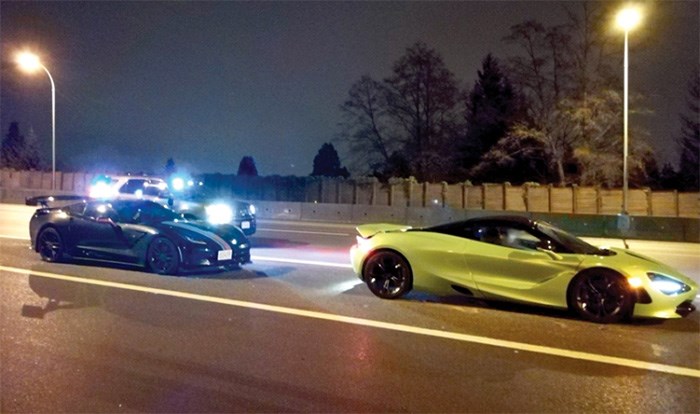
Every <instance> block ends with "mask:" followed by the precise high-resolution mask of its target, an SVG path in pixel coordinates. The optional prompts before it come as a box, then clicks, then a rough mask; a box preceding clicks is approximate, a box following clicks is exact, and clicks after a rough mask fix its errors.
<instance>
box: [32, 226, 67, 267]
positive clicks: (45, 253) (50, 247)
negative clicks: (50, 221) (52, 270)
mask: <svg viewBox="0 0 700 414" xmlns="http://www.w3.org/2000/svg"><path fill="white" fill-rule="evenodd" d="M36 246H37V250H38V251H39V255H40V256H41V259H42V260H45V261H47V262H57V261H59V260H61V257H63V249H64V246H63V240H62V239H61V235H60V234H58V231H56V229H54V228H51V227H49V228H46V229H44V230H42V231H41V233H39V236H38V237H37V241H36Z"/></svg>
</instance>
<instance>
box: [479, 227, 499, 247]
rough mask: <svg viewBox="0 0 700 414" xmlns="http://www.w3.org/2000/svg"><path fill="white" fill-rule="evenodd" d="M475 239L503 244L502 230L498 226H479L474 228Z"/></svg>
mask: <svg viewBox="0 0 700 414" xmlns="http://www.w3.org/2000/svg"><path fill="white" fill-rule="evenodd" d="M473 234H474V237H473V239H474V240H478V241H480V242H484V243H489V244H497V245H502V244H503V242H502V236H501V231H500V229H499V228H498V227H497V226H479V227H477V228H475V229H474V232H473Z"/></svg>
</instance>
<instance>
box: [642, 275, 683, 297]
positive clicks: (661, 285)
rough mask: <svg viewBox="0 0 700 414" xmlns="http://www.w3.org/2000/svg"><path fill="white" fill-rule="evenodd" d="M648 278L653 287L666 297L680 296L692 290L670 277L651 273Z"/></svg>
mask: <svg viewBox="0 0 700 414" xmlns="http://www.w3.org/2000/svg"><path fill="white" fill-rule="evenodd" d="M647 277H648V278H649V280H651V285H652V286H653V287H654V288H655V289H656V290H658V291H659V292H661V293H663V294H665V295H678V294H681V293H683V292H687V291H689V290H690V286H688V285H686V284H685V283H683V282H681V281H680V280H678V279H674V278H672V277H670V276H666V275H661V274H658V273H652V272H649V273H647Z"/></svg>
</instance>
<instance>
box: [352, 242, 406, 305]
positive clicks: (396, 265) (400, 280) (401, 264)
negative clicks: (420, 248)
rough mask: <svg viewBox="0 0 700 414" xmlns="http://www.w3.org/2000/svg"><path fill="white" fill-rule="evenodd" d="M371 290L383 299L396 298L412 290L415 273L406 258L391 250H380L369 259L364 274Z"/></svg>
mask: <svg viewBox="0 0 700 414" xmlns="http://www.w3.org/2000/svg"><path fill="white" fill-rule="evenodd" d="M362 276H363V277H364V280H365V282H366V283H367V286H368V287H369V290H371V291H372V293H374V294H375V295H377V296H379V297H380V298H383V299H396V298H399V297H401V296H403V295H405V294H406V293H408V292H409V291H410V290H411V287H412V284H413V274H412V272H411V267H410V266H409V264H408V262H407V261H406V259H404V258H403V256H401V255H400V254H398V253H396V252H393V251H390V250H380V251H378V252H375V253H373V254H372V256H370V257H369V258H368V259H367V262H366V263H365V266H364V269H363V275H362Z"/></svg>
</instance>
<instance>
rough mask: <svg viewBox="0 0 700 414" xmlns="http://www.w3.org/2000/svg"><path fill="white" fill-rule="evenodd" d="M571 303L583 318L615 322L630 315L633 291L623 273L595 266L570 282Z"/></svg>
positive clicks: (601, 321) (598, 321)
mask: <svg viewBox="0 0 700 414" xmlns="http://www.w3.org/2000/svg"><path fill="white" fill-rule="evenodd" d="M569 306H570V307H571V308H572V309H573V311H574V312H576V313H577V314H578V315H579V316H580V317H581V318H583V319H586V320H589V321H592V322H597V323H615V322H619V321H620V320H622V319H624V318H627V317H628V316H629V315H630V314H631V312H632V307H633V306H634V294H633V292H632V291H631V290H630V288H629V285H628V284H627V281H626V280H625V278H624V277H622V276H621V275H619V274H617V273H615V272H613V271H610V270H607V269H592V270H589V271H586V272H584V273H581V274H579V275H578V276H576V277H575V278H574V280H572V281H571V286H570V288H569Z"/></svg>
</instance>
